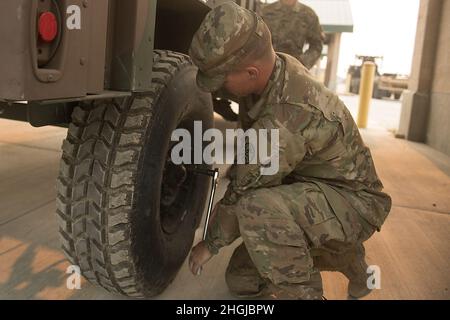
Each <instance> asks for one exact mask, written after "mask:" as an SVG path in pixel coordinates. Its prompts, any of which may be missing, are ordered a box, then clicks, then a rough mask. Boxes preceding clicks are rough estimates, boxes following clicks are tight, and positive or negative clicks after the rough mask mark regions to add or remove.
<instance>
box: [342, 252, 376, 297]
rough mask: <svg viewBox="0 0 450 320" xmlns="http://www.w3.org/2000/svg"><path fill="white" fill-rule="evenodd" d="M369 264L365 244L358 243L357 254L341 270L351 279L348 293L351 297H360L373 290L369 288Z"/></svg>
mask: <svg viewBox="0 0 450 320" xmlns="http://www.w3.org/2000/svg"><path fill="white" fill-rule="evenodd" d="M367 269H368V265H367V263H366V259H365V250H364V246H363V245H362V244H361V245H358V246H357V247H356V251H355V254H354V255H353V257H352V258H351V259H350V261H349V264H348V265H347V266H346V267H344V268H342V270H339V271H341V272H342V273H343V274H344V275H345V276H346V277H347V279H348V280H349V283H348V294H349V296H350V297H351V298H355V299H360V298H363V297H365V296H367V295H368V294H370V292H371V291H372V290H371V289H369V287H368V284H367V280H368V278H369V276H370V275H369V274H367Z"/></svg>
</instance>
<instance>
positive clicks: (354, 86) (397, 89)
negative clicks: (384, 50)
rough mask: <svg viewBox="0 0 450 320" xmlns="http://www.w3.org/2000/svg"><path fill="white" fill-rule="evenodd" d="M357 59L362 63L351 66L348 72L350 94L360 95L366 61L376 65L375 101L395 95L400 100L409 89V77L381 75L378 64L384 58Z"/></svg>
mask: <svg viewBox="0 0 450 320" xmlns="http://www.w3.org/2000/svg"><path fill="white" fill-rule="evenodd" d="M356 59H357V60H359V61H360V63H359V64H358V63H355V64H354V65H351V66H350V67H349V68H348V72H347V91H348V92H349V93H353V94H358V93H359V86H360V84H361V70H362V66H363V64H364V62H366V61H370V62H373V63H375V65H376V70H375V80H374V87H373V98H374V99H382V98H390V97H391V96H392V95H394V99H396V100H399V99H400V97H401V95H402V93H403V91H404V90H407V89H408V83H409V77H407V76H401V75H398V74H391V73H384V74H380V72H379V70H378V64H379V61H382V60H383V57H374V56H356Z"/></svg>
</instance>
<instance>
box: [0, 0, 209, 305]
mask: <svg viewBox="0 0 450 320" xmlns="http://www.w3.org/2000/svg"><path fill="white" fill-rule="evenodd" d="M208 10H209V7H208V6H207V5H206V4H205V2H204V1H200V0H158V1H157V0H126V1H123V0H2V1H0V13H1V19H0V41H1V43H2V45H1V46H0V61H1V62H0V63H1V72H0V117H2V118H6V119H13V120H20V121H27V122H29V123H30V124H31V125H32V126H35V127H42V126H49V125H52V126H64V127H67V128H68V133H67V138H66V139H65V140H64V142H63V143H62V159H61V165H60V170H59V177H58V180H57V196H56V202H57V217H58V219H59V232H60V235H61V241H62V250H63V251H64V252H65V254H66V255H67V257H68V259H69V260H70V261H71V263H72V264H73V265H77V266H79V267H80V269H81V272H82V274H83V275H84V277H85V278H86V279H88V280H89V281H90V282H91V283H93V284H96V285H99V286H101V287H103V288H105V289H107V290H109V291H111V292H116V293H119V294H122V295H125V296H130V297H151V296H154V295H157V294H159V293H161V292H162V291H163V290H164V289H165V288H166V287H167V286H168V285H169V284H170V283H171V281H172V280H173V279H174V277H175V276H176V274H177V272H178V270H179V269H180V267H181V265H182V264H183V262H184V260H185V258H186V256H187V254H188V252H189V250H190V248H191V246H192V243H193V239H194V233H195V230H196V228H197V227H198V225H199V222H200V220H201V218H202V214H203V211H204V207H205V203H206V200H207V195H208V189H209V181H210V180H209V178H208V177H206V176H203V175H199V174H197V173H196V169H205V168H208V166H206V165H205V164H197V165H195V166H188V165H186V166H176V165H174V164H173V163H172V162H171V161H170V157H169V155H170V150H171V147H172V146H173V142H172V141H171V134H172V132H173V130H175V129H177V128H184V129H186V130H188V131H189V132H191V133H193V130H194V121H202V123H203V130H207V129H209V128H211V127H213V110H212V101H211V96H210V95H209V94H206V93H204V92H202V91H200V90H199V89H198V88H197V86H196V82H195V75H196V68H195V67H194V66H193V65H192V63H191V61H190V59H189V57H188V56H187V55H186V54H187V51H188V48H189V45H190V42H191V39H192V36H193V34H194V32H195V31H196V30H197V28H198V27H199V25H200V23H201V21H202V20H203V18H204V16H205V15H206V13H207V12H208Z"/></svg>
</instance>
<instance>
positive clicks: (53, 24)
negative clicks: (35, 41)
mask: <svg viewBox="0 0 450 320" xmlns="http://www.w3.org/2000/svg"><path fill="white" fill-rule="evenodd" d="M38 24H39V26H38V27H39V35H40V36H41V39H42V40H43V41H45V42H52V41H53V40H55V38H56V35H57V34H58V21H57V20H56V17H55V15H54V14H53V13H51V12H44V13H43V14H41V16H40V17H39V23H38Z"/></svg>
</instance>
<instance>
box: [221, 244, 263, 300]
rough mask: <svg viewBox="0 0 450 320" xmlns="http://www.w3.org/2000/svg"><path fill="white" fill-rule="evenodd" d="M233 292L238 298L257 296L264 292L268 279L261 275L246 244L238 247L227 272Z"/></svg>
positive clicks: (228, 281) (227, 278)
mask: <svg viewBox="0 0 450 320" xmlns="http://www.w3.org/2000/svg"><path fill="white" fill-rule="evenodd" d="M225 280H226V283H227V285H228V288H229V289H230V291H231V293H232V294H233V295H234V296H235V297H237V298H256V297H259V296H261V295H263V294H264V289H265V288H266V287H267V285H266V281H264V279H263V278H262V277H261V276H260V275H259V272H258V270H257V269H256V267H255V265H254V264H253V262H252V260H251V258H250V255H249V254H248V251H247V248H246V247H245V244H244V243H242V244H241V245H240V246H239V247H237V248H236V249H235V250H234V252H233V255H232V256H231V259H230V263H229V264H228V268H227V271H226V273H225Z"/></svg>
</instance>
